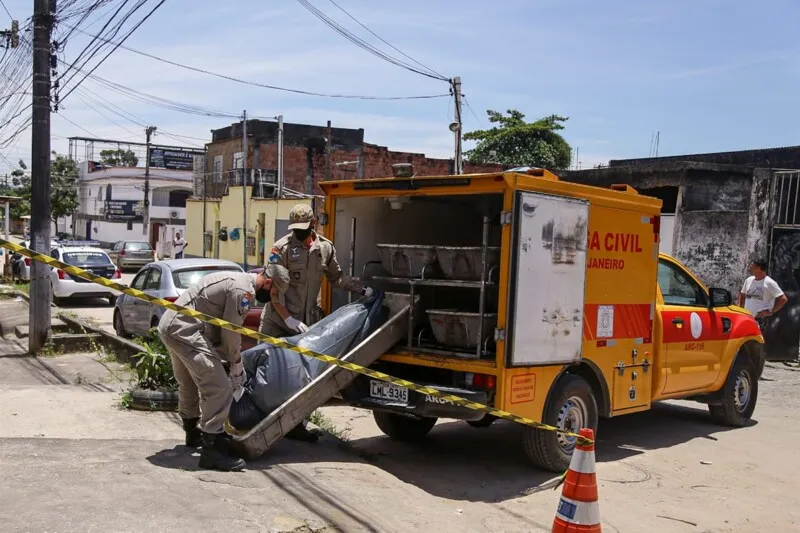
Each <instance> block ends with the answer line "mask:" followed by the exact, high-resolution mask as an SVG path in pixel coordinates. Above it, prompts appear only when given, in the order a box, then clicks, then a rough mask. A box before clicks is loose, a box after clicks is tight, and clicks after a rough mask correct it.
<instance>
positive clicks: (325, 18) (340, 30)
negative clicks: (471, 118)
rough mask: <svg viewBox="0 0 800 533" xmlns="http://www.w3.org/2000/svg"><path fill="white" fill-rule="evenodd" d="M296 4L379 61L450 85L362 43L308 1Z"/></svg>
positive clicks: (433, 75) (439, 76) (447, 80)
mask: <svg viewBox="0 0 800 533" xmlns="http://www.w3.org/2000/svg"><path fill="white" fill-rule="evenodd" d="M297 2H298V3H299V4H300V5H301V6H303V7H304V8H305V9H306V10H307V11H309V12H310V13H311V14H312V15H314V16H315V17H317V18H318V19H319V20H320V21H322V22H323V23H324V24H325V25H326V26H328V27H329V28H331V29H332V30H333V31H335V32H336V33H338V34H339V35H341V36H342V37H344V38H345V39H347V40H348V41H350V42H351V43H353V44H355V45H356V46H358V47H359V48H361V49H362V50H365V51H366V52H369V53H370V54H372V55H374V56H376V57H379V58H380V59H383V60H384V61H388V62H389V63H392V64H393V65H396V66H398V67H401V68H404V69H406V70H408V71H411V72H414V73H416V74H419V75H421V76H425V77H427V78H431V79H435V80H439V81H445V82H448V83H450V80H449V78H446V77H444V76H442V75H439V74H432V73H430V72H426V71H424V70H421V69H419V68H417V67H414V66H413V65H411V64H409V63H406V62H405V61H402V60H400V59H397V58H395V57H392V56H390V55H389V54H387V53H385V52H383V51H381V50H379V49H378V48H376V47H374V46H372V45H371V44H369V43H367V42H366V41H364V40H363V39H361V38H360V37H358V36H356V35H354V34H353V33H352V32H350V31H349V30H347V29H346V28H345V27H343V26H342V25H340V24H339V23H337V22H336V21H334V20H333V19H332V18H330V17H328V16H327V15H326V14H325V13H323V12H322V11H321V10H319V9H318V8H316V7H315V6H314V5H313V4H312V3H311V2H309V1H308V0H297Z"/></svg>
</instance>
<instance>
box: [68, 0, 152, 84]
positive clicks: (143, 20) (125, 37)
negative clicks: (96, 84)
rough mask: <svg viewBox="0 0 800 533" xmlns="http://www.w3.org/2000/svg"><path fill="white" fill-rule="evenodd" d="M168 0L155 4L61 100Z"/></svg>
mask: <svg viewBox="0 0 800 533" xmlns="http://www.w3.org/2000/svg"><path fill="white" fill-rule="evenodd" d="M166 1H167V0H161V1H160V2H159V3H158V4H156V6H155V7H154V8H153V9H151V10H150V12H149V13H148V14H147V15H145V16H144V18H142V20H140V21H139V22H138V23H136V24H135V25H134V26H133V28H131V29H130V31H128V33H127V34H125V36H124V37H123V38H122V40H121V41H120V42H119V43H117V44H116V45H115V46H114V48H112V49H111V51H110V52H109V53H107V54H106V55H105V56H104V57H103V59H101V60H100V61H98V62H97V64H95V66H94V67H92V69H91V70H90V71H89V72H88V73H86V74H85V75H84V76H83V78H81V79H80V81H78V83H77V84H76V85H75V86H74V87H72V88H71V89H70V90H69V91H68V92H67V94H65V95H64V96H63V97H62V98H61V100H66V99H67V97H68V96H69V95H70V94H72V92H73V91H74V90H75V89H77V88H78V87H79V86H80V84H81V83H83V81H84V80H85V79H86V77H87V76H90V75H91V74H92V73H93V72H94V71H95V70H97V68H98V67H99V66H100V65H102V64H103V62H105V60H106V59H108V57H109V56H110V55H111V54H113V53H114V52H115V51H116V50H117V48H119V47H120V46H121V45H122V43H124V42H125V41H126V40H127V39H128V38H129V37H130V36H131V35H132V34H133V32H135V31H136V30H137V29H139V26H141V25H142V24H144V23H145V22H146V21H147V19H149V18H150V17H151V16H153V13H155V12H156V10H157V9H158V8H160V7H161V6H162V5H164V3H165V2H166ZM71 79H72V78H70V80H71Z"/></svg>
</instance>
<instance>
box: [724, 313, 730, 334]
mask: <svg viewBox="0 0 800 533" xmlns="http://www.w3.org/2000/svg"><path fill="white" fill-rule="evenodd" d="M730 331H731V319H730V318H727V317H722V333H730Z"/></svg>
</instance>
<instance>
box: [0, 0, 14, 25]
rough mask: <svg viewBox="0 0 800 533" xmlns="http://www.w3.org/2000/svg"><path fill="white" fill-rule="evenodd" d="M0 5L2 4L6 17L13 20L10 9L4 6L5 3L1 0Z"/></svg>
mask: <svg viewBox="0 0 800 533" xmlns="http://www.w3.org/2000/svg"><path fill="white" fill-rule="evenodd" d="M0 5H2V6H3V10H4V11H5V12H6V15H8V18H10V19H11V20H14V17H12V16H11V11H9V10H8V8H7V7H6V3H5V2H4V1H3V0H0Z"/></svg>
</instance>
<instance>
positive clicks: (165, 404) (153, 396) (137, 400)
mask: <svg viewBox="0 0 800 533" xmlns="http://www.w3.org/2000/svg"><path fill="white" fill-rule="evenodd" d="M131 409H136V410H137V411H176V410H177V409H178V391H161V390H145V389H134V391H133V392H132V393H131Z"/></svg>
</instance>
